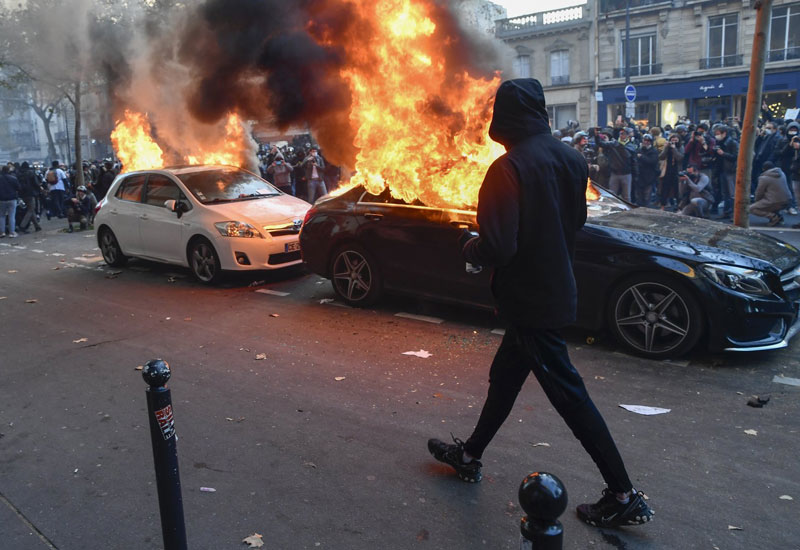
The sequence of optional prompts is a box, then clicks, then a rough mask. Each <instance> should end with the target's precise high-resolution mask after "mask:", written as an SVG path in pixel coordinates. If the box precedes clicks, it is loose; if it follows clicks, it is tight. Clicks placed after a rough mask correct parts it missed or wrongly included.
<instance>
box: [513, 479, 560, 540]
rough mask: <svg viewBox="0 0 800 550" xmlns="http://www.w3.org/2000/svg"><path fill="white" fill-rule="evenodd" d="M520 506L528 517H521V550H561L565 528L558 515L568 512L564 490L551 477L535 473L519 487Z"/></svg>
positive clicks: (557, 480)
mask: <svg viewBox="0 0 800 550" xmlns="http://www.w3.org/2000/svg"><path fill="white" fill-rule="evenodd" d="M519 505H520V506H521V507H522V509H523V510H524V511H525V513H526V514H528V515H527V516H525V517H523V518H522V523H521V525H520V531H521V532H522V540H521V542H520V549H521V550H561V549H562V546H563V544H564V528H563V526H562V525H561V522H560V521H558V516H560V515H561V514H563V513H564V510H566V509H567V490H566V488H564V484H563V483H561V480H560V479H558V478H557V477H556V476H554V475H553V474H548V473H547V472H534V473H532V474H530V475H529V476H528V477H526V478H525V479H523V480H522V483H521V484H520V486H519Z"/></svg>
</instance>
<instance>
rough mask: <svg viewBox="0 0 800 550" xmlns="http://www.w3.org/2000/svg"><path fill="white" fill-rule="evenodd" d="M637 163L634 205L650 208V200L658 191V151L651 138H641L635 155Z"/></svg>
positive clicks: (648, 135)
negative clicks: (640, 144)
mask: <svg viewBox="0 0 800 550" xmlns="http://www.w3.org/2000/svg"><path fill="white" fill-rule="evenodd" d="M636 156H637V158H638V161H639V179H638V180H637V182H636V188H635V189H636V192H635V193H634V194H635V195H636V197H635V198H636V204H638V205H639V206H650V202H651V198H652V197H653V194H654V193H655V192H656V191H657V189H658V149H656V147H655V145H653V136H651V135H650V134H645V135H644V136H642V146H641V147H640V148H639V152H638V153H636Z"/></svg>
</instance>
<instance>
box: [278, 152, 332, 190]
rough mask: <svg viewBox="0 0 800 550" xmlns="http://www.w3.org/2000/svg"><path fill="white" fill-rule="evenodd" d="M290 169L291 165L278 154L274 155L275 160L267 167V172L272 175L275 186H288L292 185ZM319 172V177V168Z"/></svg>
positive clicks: (291, 168)
mask: <svg viewBox="0 0 800 550" xmlns="http://www.w3.org/2000/svg"><path fill="white" fill-rule="evenodd" d="M292 170H293V167H292V165H291V164H288V163H287V162H286V161H285V160H284V158H283V155H281V154H278V155H275V162H273V163H272V164H270V165H269V166H268V167H267V174H272V175H273V179H274V181H273V182H272V183H274V184H275V185H276V186H277V187H288V186H290V185H292ZM319 172H320V178H321V177H322V174H321V170H319Z"/></svg>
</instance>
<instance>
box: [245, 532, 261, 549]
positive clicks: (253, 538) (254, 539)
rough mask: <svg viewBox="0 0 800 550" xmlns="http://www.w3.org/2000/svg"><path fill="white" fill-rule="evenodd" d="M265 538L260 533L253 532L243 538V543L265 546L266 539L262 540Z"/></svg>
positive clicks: (251, 545) (252, 546)
mask: <svg viewBox="0 0 800 550" xmlns="http://www.w3.org/2000/svg"><path fill="white" fill-rule="evenodd" d="M263 538H264V537H262V536H261V535H259V534H258V533H253V534H252V535H250V536H249V537H246V538H244V539H242V543H244V544H247V545H248V546H249V547H250V548H261V547H262V546H264V541H263V540H261V539H263Z"/></svg>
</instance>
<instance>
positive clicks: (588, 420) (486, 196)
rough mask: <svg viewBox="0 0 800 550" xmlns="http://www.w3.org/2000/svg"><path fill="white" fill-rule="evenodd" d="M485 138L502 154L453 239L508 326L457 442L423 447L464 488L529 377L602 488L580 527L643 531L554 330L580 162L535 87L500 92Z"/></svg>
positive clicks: (565, 294) (560, 320)
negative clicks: (475, 230) (487, 276)
mask: <svg viewBox="0 0 800 550" xmlns="http://www.w3.org/2000/svg"><path fill="white" fill-rule="evenodd" d="M489 136H490V137H491V138H492V139H493V140H495V141H497V142H499V143H501V144H503V145H504V146H505V148H506V153H505V154H504V155H502V156H501V157H500V158H498V159H497V160H496V161H495V162H494V163H493V164H492V165H491V166H490V167H489V170H488V171H487V173H486V177H485V178H484V180H483V184H482V185H481V189H480V194H479V197H478V225H479V226H480V236H478V237H474V236H472V235H471V234H469V233H465V234H464V235H463V237H462V239H461V245H462V247H463V255H464V257H465V259H466V261H468V262H470V263H472V264H477V265H481V266H487V267H492V268H494V275H493V277H492V293H493V294H494V298H495V301H496V304H497V309H498V312H499V314H500V316H501V317H502V318H504V320H505V321H506V323H507V324H508V328H507V330H506V333H505V336H504V337H503V342H502V343H501V344H500V348H499V349H498V350H497V354H496V355H495V358H494V361H493V363H492V366H491V370H490V372H489V392H488V396H487V398H486V402H485V403H484V406H483V410H482V411H481V415H480V418H479V419H478V424H477V426H476V427H475V429H474V431H473V432H472V435H471V436H470V437H469V438H468V439H467V441H466V442H462V441H461V440H459V439H457V438H454V440H455V443H454V444H448V443H444V442H443V441H440V440H438V439H431V440H429V441H428V450H429V451H430V452H431V454H432V455H433V456H434V458H436V459H437V460H439V461H441V462H444V463H446V464H448V465H450V466H452V467H453V468H454V469H455V470H456V472H457V474H458V476H459V477H460V478H461V479H462V480H464V481H469V482H477V481H480V480H481V462H480V458H481V456H482V455H483V452H484V450H485V449H486V447H487V446H488V445H489V442H490V441H491V440H492V438H493V437H494V435H495V434H496V433H497V431H498V430H499V429H500V426H501V425H502V424H503V422H504V421H505V420H506V418H507V417H508V415H509V413H510V412H511V409H512V407H513V406H514V401H515V400H516V398H517V395H518V394H519V391H520V389H521V388H522V385H523V383H524V382H525V380H526V379H527V377H528V375H529V374H530V373H533V374H534V376H535V377H536V379H537V380H538V381H539V384H541V386H542V389H543V390H544V392H545V394H546V395H547V397H548V399H549V400H550V402H551V403H552V405H553V407H554V408H555V410H556V411H557V412H558V413H559V414H560V415H561V417H562V418H563V419H564V420H565V421H566V423H567V425H568V426H569V427H570V429H571V430H572V432H573V434H574V435H575V437H576V438H577V439H578V441H580V443H581V445H583V448H584V449H585V450H586V451H587V452H588V453H589V455H590V456H591V457H592V460H594V462H595V464H596V465H597V467H598V469H599V470H600V473H601V475H602V476H603V479H604V480H605V482H606V484H607V488H606V489H604V490H603V496H602V498H601V499H600V500H599V501H598V502H597V503H596V504H581V505H580V506H578V508H577V512H578V516H579V517H580V519H581V520H583V521H585V522H586V523H589V524H591V525H597V526H602V527H612V526H618V525H638V524H641V523H646V522H648V521H649V520H650V519H651V518H652V516H653V511H652V510H651V509H650V508H649V507H648V505H647V503H645V501H644V499H643V495H642V493H640V492H637V491H635V490H634V489H633V486H632V484H631V481H630V478H629V477H628V473H627V471H626V469H625V465H624V464H623V462H622V458H621V457H620V454H619V451H618V450H617V447H616V444H615V443H614V440H613V438H612V437H611V434H610V433H609V431H608V428H607V427H606V423H605V421H604V420H603V417H602V416H601V415H600V413H599V412H598V410H597V408H596V407H595V405H594V403H593V402H592V399H591V398H590V397H589V394H588V393H587V391H586V387H585V386H584V384H583V379H582V378H581V376H580V374H578V371H577V370H576V369H575V367H574V366H573V365H572V363H571V362H570V359H569V354H568V353H567V346H566V343H565V342H564V339H563V338H562V336H561V334H560V332H559V331H560V329H562V328H564V327H566V326H568V325H570V324H572V323H573V322H574V321H575V315H576V305H577V287H576V284H575V277H574V275H573V271H572V260H573V255H574V248H575V234H576V232H577V231H578V230H579V229H580V228H581V227H583V224H584V223H585V222H586V184H587V178H588V173H587V172H588V168H587V165H586V161H585V160H584V158H583V157H582V156H581V154H580V153H579V152H577V151H575V150H574V149H573V148H571V147H567V146H565V145H564V144H563V143H561V142H559V141H558V140H557V139H555V138H554V137H553V136H552V135H551V131H550V126H549V123H548V116H547V111H546V109H545V100H544V93H543V91H542V86H541V84H540V83H539V82H538V81H537V80H534V79H530V78H526V79H518V80H510V81H506V82H503V84H502V85H501V86H500V88H499V89H498V91H497V95H496V97H495V103H494V115H493V119H492V124H491V126H490V128H489Z"/></svg>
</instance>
